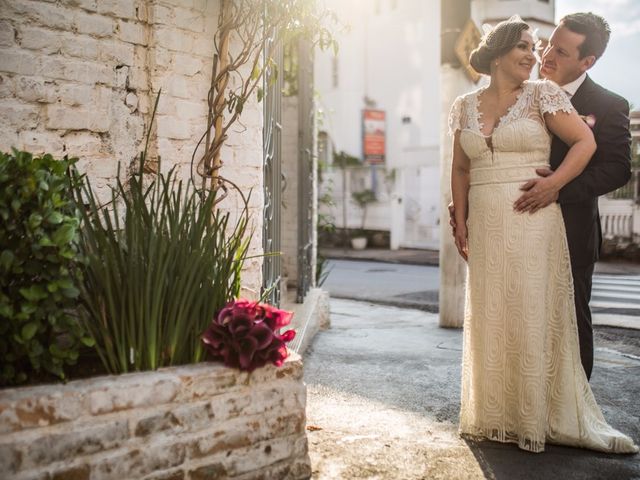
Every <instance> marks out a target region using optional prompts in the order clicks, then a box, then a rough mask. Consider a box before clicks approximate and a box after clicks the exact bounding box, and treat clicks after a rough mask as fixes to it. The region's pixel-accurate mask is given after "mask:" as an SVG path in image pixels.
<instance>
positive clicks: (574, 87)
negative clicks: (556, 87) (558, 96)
mask: <svg viewBox="0 0 640 480" xmlns="http://www.w3.org/2000/svg"><path fill="white" fill-rule="evenodd" d="M585 78H587V72H584V73H583V74H582V75H580V76H579V77H578V78H576V79H575V80H574V81H573V82H569V83H567V84H566V85H562V86H561V87H560V88H562V90H564V92H565V93H566V94H567V96H568V97H569V98H571V97H573V96H574V95H575V94H576V92H577V91H578V89H579V88H580V85H582V82H584V80H585Z"/></svg>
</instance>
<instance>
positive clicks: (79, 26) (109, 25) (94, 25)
mask: <svg viewBox="0 0 640 480" xmlns="http://www.w3.org/2000/svg"><path fill="white" fill-rule="evenodd" d="M73 26H74V27H75V29H76V30H77V31H78V33H85V34H87V35H95V36H96V37H108V36H111V35H113V30H114V28H115V22H114V21H113V19H111V18H108V17H103V16H102V15H96V14H92V13H85V12H82V11H76V12H75V14H74V18H73Z"/></svg>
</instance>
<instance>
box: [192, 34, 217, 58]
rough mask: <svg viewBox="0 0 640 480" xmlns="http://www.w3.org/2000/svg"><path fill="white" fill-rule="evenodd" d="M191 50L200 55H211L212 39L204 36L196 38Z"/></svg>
mask: <svg viewBox="0 0 640 480" xmlns="http://www.w3.org/2000/svg"><path fill="white" fill-rule="evenodd" d="M191 51H192V52H193V53H194V54H196V55H200V56H202V57H211V56H212V55H213V39H212V38H206V37H198V38H196V40H195V42H194V43H193V49H192V50H191Z"/></svg>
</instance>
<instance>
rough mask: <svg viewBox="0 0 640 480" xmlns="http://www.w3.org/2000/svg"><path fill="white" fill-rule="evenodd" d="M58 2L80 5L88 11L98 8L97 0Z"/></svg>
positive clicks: (74, 5)
mask: <svg viewBox="0 0 640 480" xmlns="http://www.w3.org/2000/svg"><path fill="white" fill-rule="evenodd" d="M60 3H62V4H63V5H68V6H70V7H80V8H82V9H84V10H89V11H90V12H95V11H96V10H98V0H60Z"/></svg>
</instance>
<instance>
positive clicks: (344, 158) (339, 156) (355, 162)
mask: <svg viewBox="0 0 640 480" xmlns="http://www.w3.org/2000/svg"><path fill="white" fill-rule="evenodd" d="M333 164H334V165H336V166H338V167H340V168H348V167H361V166H362V165H363V164H362V160H360V159H359V158H358V157H354V156H353V155H349V154H348V153H347V152H345V151H340V152H336V153H334V154H333Z"/></svg>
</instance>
